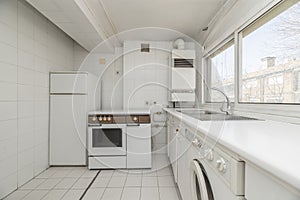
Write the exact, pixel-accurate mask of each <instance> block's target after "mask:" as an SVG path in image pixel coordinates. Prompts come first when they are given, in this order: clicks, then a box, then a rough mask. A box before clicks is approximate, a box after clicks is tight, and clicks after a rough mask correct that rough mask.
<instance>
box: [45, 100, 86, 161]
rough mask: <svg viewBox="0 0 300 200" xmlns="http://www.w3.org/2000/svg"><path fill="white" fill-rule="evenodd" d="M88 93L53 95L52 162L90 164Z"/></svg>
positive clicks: (51, 119)
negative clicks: (88, 161)
mask: <svg viewBox="0 0 300 200" xmlns="http://www.w3.org/2000/svg"><path fill="white" fill-rule="evenodd" d="M86 110H87V95H51V96H50V161H49V162H50V165H86Z"/></svg>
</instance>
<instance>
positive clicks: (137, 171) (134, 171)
mask: <svg viewBox="0 0 300 200" xmlns="http://www.w3.org/2000/svg"><path fill="white" fill-rule="evenodd" d="M127 174H128V175H127V176H137V175H140V176H141V175H142V174H143V170H141V169H129V170H128V171H127Z"/></svg>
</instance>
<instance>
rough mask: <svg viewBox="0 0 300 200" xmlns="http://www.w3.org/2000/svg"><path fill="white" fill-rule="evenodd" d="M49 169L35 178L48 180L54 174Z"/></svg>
mask: <svg viewBox="0 0 300 200" xmlns="http://www.w3.org/2000/svg"><path fill="white" fill-rule="evenodd" d="M50 169H51V168H50ZM50 169H47V170H45V171H43V172H42V173H40V174H39V175H38V176H37V177H36V178H50V177H51V176H52V175H53V174H54V173H55V171H54V170H50Z"/></svg>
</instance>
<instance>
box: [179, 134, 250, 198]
mask: <svg viewBox="0 0 300 200" xmlns="http://www.w3.org/2000/svg"><path fill="white" fill-rule="evenodd" d="M184 137H185V140H186V141H188V142H189V144H190V148H188V152H187V159H188V163H187V164H188V168H189V176H188V177H187V178H186V179H188V180H186V181H185V182H188V183H189V186H188V187H187V188H190V191H189V192H185V195H182V196H183V200H245V197H244V195H245V187H244V186H245V163H244V162H243V161H241V160H239V159H238V158H235V157H234V156H232V155H230V154H228V153H226V152H224V151H223V150H222V149H221V148H219V147H218V145H216V144H212V143H208V142H207V141H206V140H204V139H203V138H201V137H199V136H198V135H195V134H194V133H193V132H192V131H189V130H188V129H186V131H185V134H184Z"/></svg>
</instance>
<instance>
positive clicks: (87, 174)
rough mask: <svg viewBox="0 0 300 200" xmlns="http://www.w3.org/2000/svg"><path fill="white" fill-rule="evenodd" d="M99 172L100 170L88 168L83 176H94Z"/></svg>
mask: <svg viewBox="0 0 300 200" xmlns="http://www.w3.org/2000/svg"><path fill="white" fill-rule="evenodd" d="M97 173H98V170H87V171H85V172H84V173H83V174H82V176H81V178H94V177H95V176H96V175H97Z"/></svg>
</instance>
